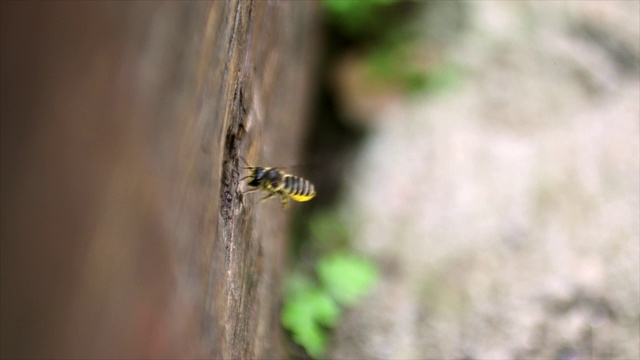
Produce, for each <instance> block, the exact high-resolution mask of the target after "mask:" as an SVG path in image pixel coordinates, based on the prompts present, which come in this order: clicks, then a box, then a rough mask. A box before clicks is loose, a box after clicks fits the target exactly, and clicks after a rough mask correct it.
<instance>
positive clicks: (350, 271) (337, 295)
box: [317, 254, 378, 305]
mask: <svg viewBox="0 0 640 360" xmlns="http://www.w3.org/2000/svg"><path fill="white" fill-rule="evenodd" d="M317 272H318V277H319V278H320V281H321V283H322V284H323V286H324V287H325V288H326V289H327V291H329V293H331V295H332V296H333V298H334V299H336V301H337V302H338V303H339V304H343V305H353V304H355V303H356V302H357V301H358V300H359V299H360V298H361V297H362V296H364V295H366V294H367V293H368V292H369V291H370V290H371V288H372V287H373V285H374V284H375V282H376V281H377V279H378V271H377V268H376V267H375V265H374V264H373V263H372V262H370V261H368V260H366V259H363V258H360V257H357V256H353V255H340V254H337V255H330V256H325V257H323V258H321V259H320V260H319V261H318V264H317Z"/></svg>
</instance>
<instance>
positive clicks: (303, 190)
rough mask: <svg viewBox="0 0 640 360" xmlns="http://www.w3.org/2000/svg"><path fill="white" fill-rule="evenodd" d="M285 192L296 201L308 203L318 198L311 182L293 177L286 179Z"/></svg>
mask: <svg viewBox="0 0 640 360" xmlns="http://www.w3.org/2000/svg"><path fill="white" fill-rule="evenodd" d="M284 190H285V191H286V192H287V195H289V197H290V198H291V199H293V200H295V201H308V200H311V199H312V198H313V197H314V196H316V189H315V187H314V186H313V184H312V183H311V182H309V181H308V180H306V179H303V178H301V177H298V176H293V175H289V176H286V177H285V179H284Z"/></svg>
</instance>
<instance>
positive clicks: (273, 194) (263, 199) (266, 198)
mask: <svg viewBox="0 0 640 360" xmlns="http://www.w3.org/2000/svg"><path fill="white" fill-rule="evenodd" d="M274 196H276V193H271V194H269V195H267V196H265V197H263V198H262V199H260V201H261V202H262V201H265V200H268V199H270V198H272V197H274Z"/></svg>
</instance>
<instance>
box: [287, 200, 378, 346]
mask: <svg viewBox="0 0 640 360" xmlns="http://www.w3.org/2000/svg"><path fill="white" fill-rule="evenodd" d="M309 227H310V229H311V236H312V237H313V238H314V241H317V242H318V243H320V244H323V245H324V247H325V248H327V247H331V245H332V244H334V245H335V244H336V243H339V244H340V245H342V246H343V245H344V241H345V238H346V237H347V233H348V231H347V227H346V226H345V225H344V224H343V223H342V222H341V221H340V219H339V217H337V216H336V215H335V213H333V212H325V213H320V214H316V215H315V216H312V217H311V220H310V222H309ZM314 269H315V273H314V274H313V275H315V276H311V275H307V274H304V273H302V272H294V273H293V274H292V275H291V276H289V278H288V279H287V284H286V285H287V286H286V289H285V296H284V304H283V308H282V314H281V322H282V326H283V327H284V328H285V329H287V330H289V331H290V332H291V336H292V338H293V341H295V342H296V343H297V344H299V345H301V346H302V347H304V348H305V350H306V351H307V353H308V354H309V356H311V357H313V358H319V357H322V356H323V355H324V354H325V352H326V350H327V343H328V335H327V332H328V329H330V328H332V327H334V326H335V325H337V324H338V322H339V321H340V316H341V314H342V307H344V306H353V305H355V304H356V303H357V302H358V301H359V300H360V299H362V297H363V296H364V295H366V294H367V293H368V292H369V291H371V289H372V287H373V286H374V285H375V282H376V280H377V278H378V270H377V268H376V266H375V265H374V264H373V263H372V262H371V261H369V260H367V259H364V258H362V257H359V256H356V255H353V254H350V253H349V252H347V251H334V252H331V253H325V254H322V255H320V256H319V257H318V258H317V260H316V261H315V262H314Z"/></svg>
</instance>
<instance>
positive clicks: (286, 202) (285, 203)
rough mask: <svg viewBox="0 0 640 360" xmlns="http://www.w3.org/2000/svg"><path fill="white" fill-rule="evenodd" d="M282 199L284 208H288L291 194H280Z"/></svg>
mask: <svg viewBox="0 0 640 360" xmlns="http://www.w3.org/2000/svg"><path fill="white" fill-rule="evenodd" d="M280 201H282V207H283V208H285V209H286V208H288V207H289V196H288V195H287V194H282V193H281V194H280Z"/></svg>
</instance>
